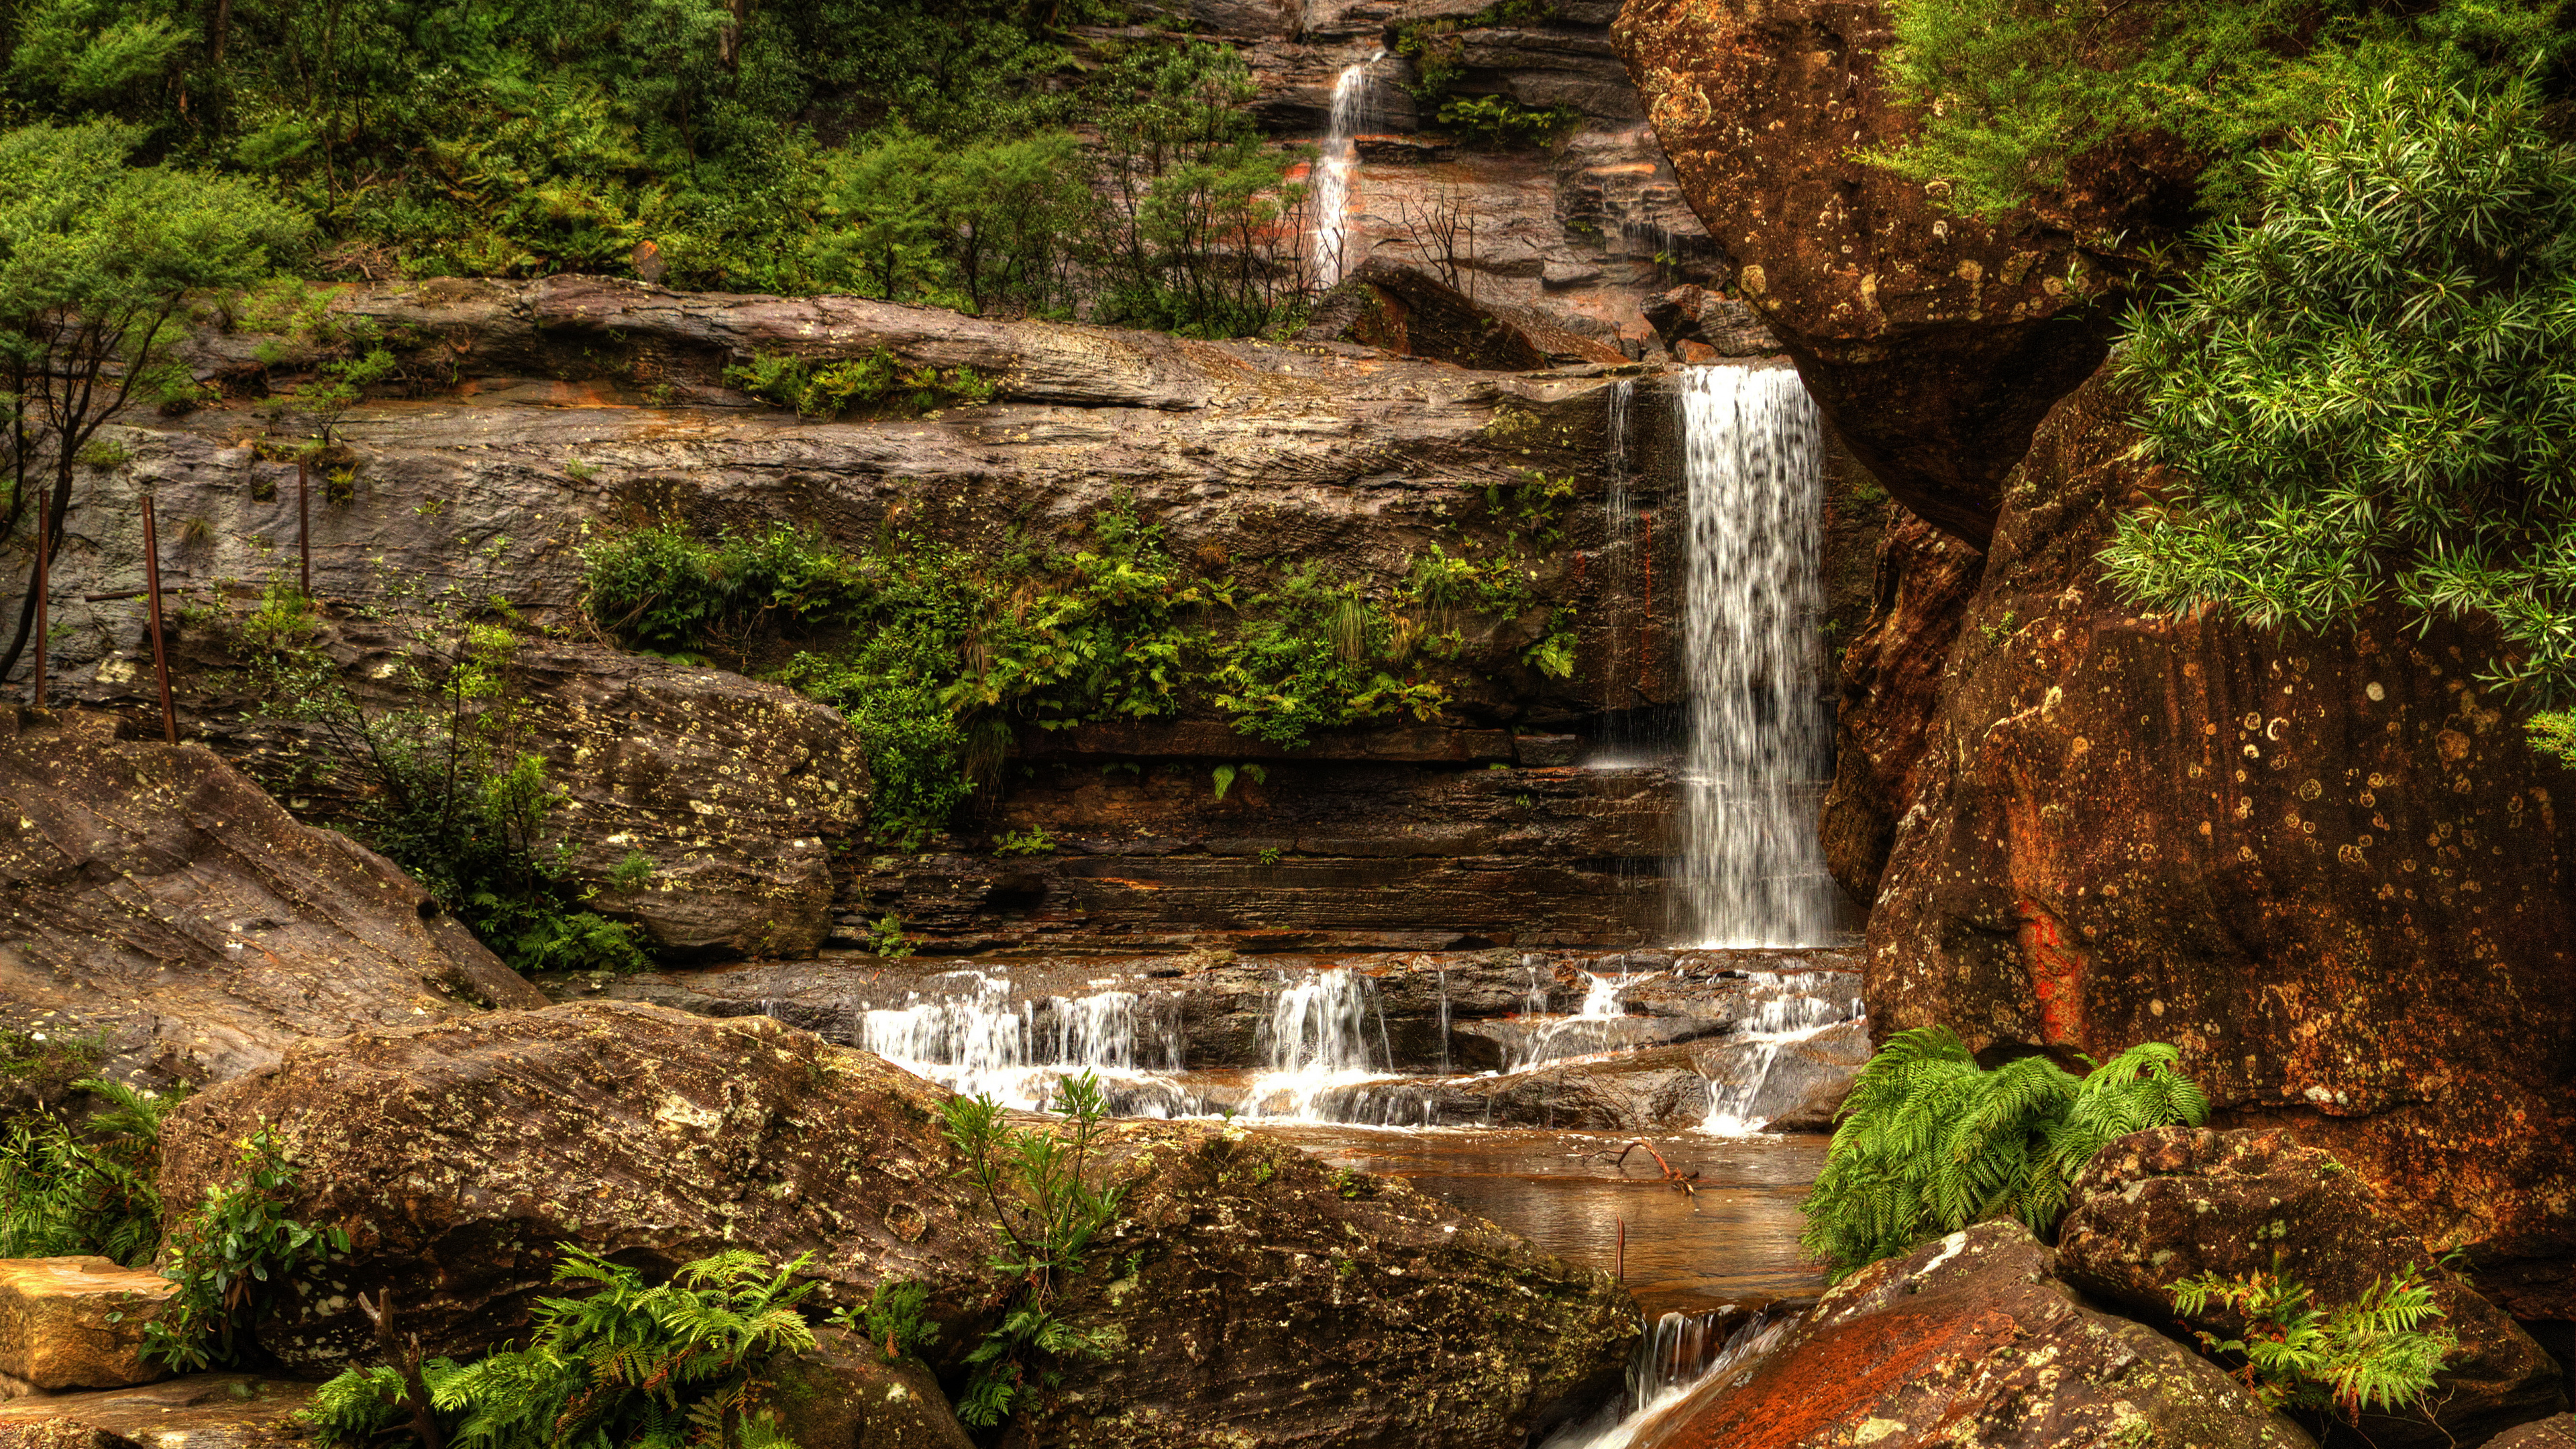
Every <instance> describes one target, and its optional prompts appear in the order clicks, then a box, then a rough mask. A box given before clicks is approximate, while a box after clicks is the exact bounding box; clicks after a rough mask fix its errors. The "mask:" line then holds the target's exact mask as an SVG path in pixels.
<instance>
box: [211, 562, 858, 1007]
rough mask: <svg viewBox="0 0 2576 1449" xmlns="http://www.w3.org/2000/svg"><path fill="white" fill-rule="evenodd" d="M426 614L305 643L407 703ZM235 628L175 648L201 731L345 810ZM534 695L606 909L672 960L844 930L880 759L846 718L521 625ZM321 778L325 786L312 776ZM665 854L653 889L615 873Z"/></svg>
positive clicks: (367, 619)
mask: <svg viewBox="0 0 2576 1449" xmlns="http://www.w3.org/2000/svg"><path fill="white" fill-rule="evenodd" d="M419 627H420V622H419V621H418V620H417V619H413V618H406V617H403V616H400V615H395V616H390V617H386V616H374V615H373V611H369V612H367V613H360V612H357V611H342V614H341V617H337V618H325V619H322V620H320V621H319V622H318V623H317V627H316V629H315V632H314V635H313V637H312V639H311V640H310V641H309V642H310V643H311V644H312V645H313V646H314V647H316V648H318V649H319V650H320V651H321V652H322V653H323V654H325V655H326V656H327V657H328V658H330V660H331V661H332V662H333V663H334V664H336V665H338V666H339V671H340V677H341V679H342V681H343V682H344V683H345V684H346V685H347V686H348V688H349V689H350V691H351V692H352V693H353V694H354V695H356V696H357V697H358V698H359V699H361V700H363V701H365V702H366V703H367V704H369V705H370V706H371V707H372V708H374V709H376V710H378V711H380V712H384V713H392V712H396V711H400V710H404V709H409V708H415V707H417V704H418V701H417V700H416V699H415V698H413V697H411V696H407V695H404V694H402V693H401V692H400V691H399V690H398V689H397V688H396V687H395V685H394V684H393V682H392V681H395V680H397V679H399V678H400V668H401V666H402V665H403V664H404V663H405V662H406V661H412V660H415V659H416V658H417V656H418V654H419V651H420V645H419V643H418V641H417V638H416V632H417V630H418V629H419ZM230 642H231V641H229V640H228V639H227V638H225V637H223V636H222V635H220V634H213V635H201V636H200V637H197V638H193V639H190V640H188V641H187V642H186V645H185V647H183V648H182V649H181V650H180V652H179V659H180V661H181V666H182V677H183V678H187V679H189V680H191V681H192V683H193V687H192V688H190V689H189V690H188V691H187V703H188V706H189V707H188V710H187V715H186V718H187V723H188V726H189V732H190V734H191V735H192V736H193V737H196V738H200V739H203V740H204V741H205V742H206V743H207V744H209V745H211V746H213V747H214V748H215V749H217V750H219V751H221V752H222V753H224V754H226V755H228V756H230V757H232V758H235V759H238V760H240V761H242V762H243V764H244V766H245V768H247V769H249V770H251V771H253V772H254V773H257V774H260V775H263V776H265V777H269V778H273V779H276V780H278V781H280V782H281V785H280V788H281V790H282V791H283V792H284V793H285V794H286V795H287V797H288V799H289V800H290V801H291V802H292V803H294V805H295V806H296V808H297V809H298V810H300V811H302V812H303V813H305V814H306V815H307V816H308V817H318V818H323V819H336V818H339V812H340V810H341V809H342V808H343V807H344V806H345V805H346V804H347V803H348V801H347V800H346V798H345V792H346V791H347V790H348V789H349V788H351V784H350V782H349V781H347V780H345V779H338V780H334V779H333V778H332V777H331V774H330V772H329V771H327V770H317V769H312V768H308V767H304V766H303V764H302V762H303V759H304V755H303V753H302V752H303V751H306V750H309V749H311V748H312V746H313V745H314V743H315V742H316V741H317V740H318V739H319V738H320V734H321V732H320V731H318V730H306V729H303V728H301V727H299V726H297V725H296V724H294V723H292V722H290V721H283V720H278V719H275V718H272V717H269V716H267V715H266V714H265V713H263V711H262V708H261V706H262V701H261V700H260V699H259V698H258V697H257V696H256V695H255V694H253V693H249V692H245V691H243V690H242V689H240V688H238V687H237V686H238V685H239V684H240V683H241V682H242V681H245V680H246V679H247V678H249V675H248V673H247V672H246V671H245V670H244V668H243V665H244V663H245V661H244V660H243V659H242V658H241V657H240V656H239V655H237V654H236V653H235V652H234V651H233V650H232V648H230V647H229V645H230ZM509 668H510V673H511V675H512V678H513V687H514V688H515V689H517V690H518V691H520V692H521V693H522V694H523V695H524V697H525V699H526V706H527V707H526V708H525V709H524V711H523V712H522V713H521V715H520V717H519V720H518V724H519V727H520V728H521V730H522V732H523V734H522V738H523V739H524V741H525V743H526V747H527V748H530V749H532V750H534V751H536V752H537V753H539V754H541V755H542V756H543V757H544V758H545V761H546V767H547V768H546V779H547V783H548V784H549V785H551V786H553V787H554V788H555V789H557V790H558V791H560V792H561V793H562V794H563V796H564V803H563V806H562V807H561V808H559V809H557V810H555V811H553V812H551V813H550V814H549V815H548V816H547V829H548V830H549V831H550V832H551V833H552V835H553V840H554V842H555V843H560V844H563V845H566V846H569V847H571V850H572V854H571V856H570V864H571V866H572V868H573V871H574V874H575V876H576V877H577V878H578V879H579V880H580V881H581V882H582V883H583V884H585V885H586V886H588V887H590V888H592V889H594V890H597V891H598V892H599V894H598V895H596V896H594V897H593V898H592V899H591V900H590V901H589V906H590V908H592V909H595V910H598V911H600V912H602V913H604V914H607V915H610V916H616V917H622V918H625V919H630V920H633V921H636V922H637V923H639V924H641V925H642V926H643V927H644V929H645V932H646V934H647V935H648V936H649V937H650V939H651V943H652V945H653V946H654V947H655V948H656V950H657V953H658V954H660V955H661V956H663V957H664V958H666V959H672V960H686V959H689V958H691V957H693V956H705V955H720V956H797V955H805V954H809V953H811V952H812V951H813V950H814V949H815V948H816V947H817V946H820V945H821V944H822V943H823V940H824V938H825V937H826V936H828V935H829V934H830V933H831V928H832V902H833V898H834V896H835V894H836V893H837V890H838V880H837V877H836V873H835V872H834V870H833V868H832V857H831V850H830V845H831V843H832V842H835V841H844V840H846V839H848V838H849V837H850V836H852V835H853V834H855V833H857V832H858V831H859V829H860V828H861V827H862V826H863V825H864V823H865V821H866V818H867V804H868V794H869V779H868V768H867V760H866V756H865V753H864V751H863V750H862V749H861V747H860V741H859V738H858V736H857V735H856V734H855V733H854V732H853V731H852V730H851V729H850V727H849V726H848V725H847V724H846V723H844V722H843V720H842V719H841V716H840V714H839V712H838V711H836V710H833V709H831V708H829V707H828V706H825V705H821V704H817V703H815V702H814V701H813V700H810V699H807V698H805V697H804V696H803V695H800V694H797V693H796V692H794V691H793V690H789V689H786V688H783V687H781V686H778V685H774V684H764V683H758V682H755V681H753V680H749V679H745V678H743V677H742V676H741V675H738V674H733V673H729V672H727V671H724V670H720V669H710V668H704V667H692V666H687V665H679V664H671V663H666V662H664V661H662V660H659V659H655V658H652V657H650V656H646V655H638V654H627V653H623V652H621V651H618V650H615V649H610V648H607V647H605V646H603V645H599V644H593V643H586V642H581V641H578V640H569V639H557V638H548V637H543V636H538V637H531V638H525V639H523V640H521V642H520V643H519V644H518V645H517V647H516V649H515V651H514V652H513V654H512V655H511V663H510V666H509ZM316 776H320V777H321V778H320V779H318V780H317V779H316V778H315V777H316ZM630 856H641V857H643V858H644V860H645V861H647V862H649V863H650V865H651V867H652V873H651V876H650V877H649V879H647V880H646V881H645V882H644V883H643V884H642V885H640V886H621V885H619V884H618V883H617V882H616V880H615V878H614V877H615V872H616V869H617V867H618V866H619V865H620V863H621V862H624V861H625V860H627V859H628V858H629V857H630Z"/></svg>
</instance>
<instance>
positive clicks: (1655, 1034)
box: [1449, 1015, 1730, 1071]
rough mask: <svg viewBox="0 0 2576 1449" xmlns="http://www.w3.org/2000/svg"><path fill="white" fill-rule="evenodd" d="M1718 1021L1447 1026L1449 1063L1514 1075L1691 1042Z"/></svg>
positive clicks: (1554, 1020)
mask: <svg viewBox="0 0 2576 1449" xmlns="http://www.w3.org/2000/svg"><path fill="white" fill-rule="evenodd" d="M1729 1026H1730V1023H1729V1022H1728V1021H1727V1020H1726V1019H1725V1018H1723V1017H1707V1016H1679V1015H1675V1016H1602V1017H1580V1016H1577V1017H1525V1018H1519V1019H1515V1020H1506V1021H1469V1022H1457V1023H1453V1024H1452V1026H1451V1028H1450V1033H1449V1054H1450V1060H1451V1061H1452V1062H1454V1063H1455V1064H1456V1065H1458V1066H1460V1067H1467V1068H1475V1069H1481V1070H1492V1071H1518V1070H1520V1069H1521V1068H1523V1067H1527V1066H1531V1065H1534V1064H1536V1063H1540V1062H1546V1061H1554V1060H1557V1059H1559V1058H1563V1057H1580V1056H1590V1055H1592V1054H1594V1053H1597V1052H1618V1051H1640V1050H1644V1049H1647V1048H1650V1047H1660V1046H1673V1045H1676V1044H1678V1043H1681V1042H1686V1041H1697V1040H1698V1039H1700V1038H1701V1037H1706V1036H1715V1035H1717V1034H1718V1033H1720V1032H1723V1031H1726V1030H1727V1029H1728V1027H1729Z"/></svg>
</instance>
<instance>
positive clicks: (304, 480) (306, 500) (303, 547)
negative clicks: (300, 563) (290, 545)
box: [295, 458, 313, 599]
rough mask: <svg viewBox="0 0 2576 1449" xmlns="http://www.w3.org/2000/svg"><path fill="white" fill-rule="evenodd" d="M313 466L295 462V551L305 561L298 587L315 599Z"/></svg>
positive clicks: (303, 462) (308, 596) (305, 595)
mask: <svg viewBox="0 0 2576 1449" xmlns="http://www.w3.org/2000/svg"><path fill="white" fill-rule="evenodd" d="M311 469H312V464H311V463H309V462H308V461H306V460H305V459H303V458H298V459H296V460H295V551H296V552H297V553H298V554H300V555H302V556H303V559H304V581H303V583H302V584H300V585H298V587H300V588H302V589H303V590H304V597H306V598H308V599H310V598H312V597H313V489H312V472H311Z"/></svg>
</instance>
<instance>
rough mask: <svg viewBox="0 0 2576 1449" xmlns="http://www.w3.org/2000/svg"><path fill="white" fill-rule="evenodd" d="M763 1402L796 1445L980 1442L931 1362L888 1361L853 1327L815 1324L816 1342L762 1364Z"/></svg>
mask: <svg viewBox="0 0 2576 1449" xmlns="http://www.w3.org/2000/svg"><path fill="white" fill-rule="evenodd" d="M761 1377H762V1378H763V1379H765V1380H767V1382H768V1387H767V1390H766V1391H765V1392H764V1394H763V1395H762V1404H763V1406H764V1407H766V1408H767V1409H769V1410H770V1411H771V1412H772V1413H774V1414H776V1415H777V1419H778V1427H779V1428H780V1429H781V1430H782V1431H784V1432H785V1433H786V1435H787V1437H788V1438H789V1439H791V1440H794V1441H795V1444H796V1449H973V1445H974V1441H973V1440H971V1439H968V1438H967V1437H966V1430H965V1429H964V1428H963V1427H961V1426H960V1425H959V1424H958V1422H957V1415H956V1413H955V1411H953V1410H951V1409H950V1408H949V1406H948V1395H947V1394H946V1393H945V1392H943V1391H942V1390H941V1389H940V1387H939V1380H938V1378H937V1377H936V1376H934V1375H933V1374H932V1373H931V1371H930V1366H929V1365H928V1364H925V1363H923V1362H922V1361H921V1360H920V1359H917V1358H913V1357H910V1356H906V1357H903V1358H899V1359H895V1360H893V1361H891V1362H889V1361H888V1360H887V1358H886V1355H885V1353H884V1351H883V1350H882V1349H881V1348H879V1347H878V1346H877V1345H875V1344H871V1343H861V1342H859V1341H858V1340H857V1339H856V1338H855V1337H853V1336H852V1334H851V1333H850V1331H849V1330H848V1329H846V1328H842V1327H839V1326H837V1325H831V1324H827V1325H825V1326H824V1327H821V1328H818V1329H816V1330H815V1331H814V1347H813V1348H812V1349H810V1350H808V1351H806V1352H804V1353H800V1354H796V1355H794V1356H792V1357H790V1358H787V1359H785V1360H783V1361H780V1362H776V1363H773V1364H771V1365H770V1366H769V1367H768V1368H766V1369H764V1370H762V1373H761Z"/></svg>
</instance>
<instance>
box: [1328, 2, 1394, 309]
mask: <svg viewBox="0 0 2576 1449" xmlns="http://www.w3.org/2000/svg"><path fill="white" fill-rule="evenodd" d="M1385 58H1386V52H1385V51H1383V50H1381V51H1378V52H1376V53H1375V54H1373V55H1371V56H1370V57H1369V58H1368V59H1366V60H1364V61H1361V62H1360V63H1359V64H1357V65H1350V66H1344V67H1343V68H1342V73H1341V76H1340V78H1339V79H1337V80H1335V81H1334V82H1333V118H1332V122H1331V125H1330V126H1329V128H1328V129H1327V130H1326V131H1325V132H1324V146H1323V153H1322V154H1321V155H1319V156H1317V157H1316V158H1315V171H1314V176H1315V193H1314V196H1315V255H1314V263H1315V285H1316V286H1317V287H1329V286H1332V285H1333V284H1334V283H1336V282H1338V281H1340V280H1341V279H1342V272H1343V271H1344V270H1345V265H1344V264H1345V257H1344V255H1343V253H1344V247H1345V244H1346V240H1347V234H1348V231H1349V227H1350V216H1349V213H1350V204H1351V177H1352V176H1353V174H1355V173H1356V172H1357V171H1358V170H1359V164H1360V161H1359V144H1358V140H1357V138H1358V135H1359V129H1360V124H1361V123H1362V122H1363V121H1365V120H1366V119H1367V118H1368V100H1369V67H1370V66H1373V65H1375V64H1377V63H1378V62H1379V61H1381V60H1384V59H1385Z"/></svg>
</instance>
